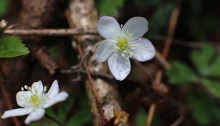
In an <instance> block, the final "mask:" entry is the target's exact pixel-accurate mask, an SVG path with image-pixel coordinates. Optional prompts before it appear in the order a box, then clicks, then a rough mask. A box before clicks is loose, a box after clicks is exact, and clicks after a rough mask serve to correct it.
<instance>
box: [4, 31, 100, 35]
mask: <svg viewBox="0 0 220 126" xmlns="http://www.w3.org/2000/svg"><path fill="white" fill-rule="evenodd" d="M3 34H9V35H38V36H71V35H85V34H90V35H96V34H98V33H97V31H96V30H95V29H87V30H83V29H5V30H4V31H3Z"/></svg>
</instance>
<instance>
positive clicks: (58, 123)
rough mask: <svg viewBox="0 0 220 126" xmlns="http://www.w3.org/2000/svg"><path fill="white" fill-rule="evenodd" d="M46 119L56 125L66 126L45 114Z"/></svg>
mask: <svg viewBox="0 0 220 126" xmlns="http://www.w3.org/2000/svg"><path fill="white" fill-rule="evenodd" d="M45 117H46V118H47V119H49V120H51V121H53V122H54V123H56V124H57V125H58V126H64V125H63V124H62V123H61V122H60V121H58V120H57V119H55V118H54V117H52V116H49V115H48V114H45Z"/></svg>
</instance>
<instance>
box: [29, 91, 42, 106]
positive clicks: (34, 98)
mask: <svg viewBox="0 0 220 126" xmlns="http://www.w3.org/2000/svg"><path fill="white" fill-rule="evenodd" d="M31 103H32V104H33V106H40V105H41V99H40V98H39V96H37V95H36V94H33V95H31Z"/></svg>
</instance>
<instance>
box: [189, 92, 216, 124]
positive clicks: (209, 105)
mask: <svg viewBox="0 0 220 126" xmlns="http://www.w3.org/2000/svg"><path fill="white" fill-rule="evenodd" d="M187 99H188V104H189V107H190V109H191V111H192V115H193V117H194V119H195V120H196V121H197V122H198V123H199V124H200V125H211V124H215V125H219V120H220V109H219V107H218V106H217V105H216V103H215V101H214V100H213V99H211V98H209V97H208V95H206V94H205V93H202V92H190V93H188V94H187Z"/></svg>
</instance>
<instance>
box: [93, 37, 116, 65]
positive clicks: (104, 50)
mask: <svg viewBox="0 0 220 126" xmlns="http://www.w3.org/2000/svg"><path fill="white" fill-rule="evenodd" d="M114 44H115V42H114V41H113V40H110V39H107V40H104V41H101V42H100V44H99V46H98V48H97V49H96V58H97V61H98V62H104V61H106V60H107V59H108V58H109V57H110V55H112V53H113V50H114Z"/></svg>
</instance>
